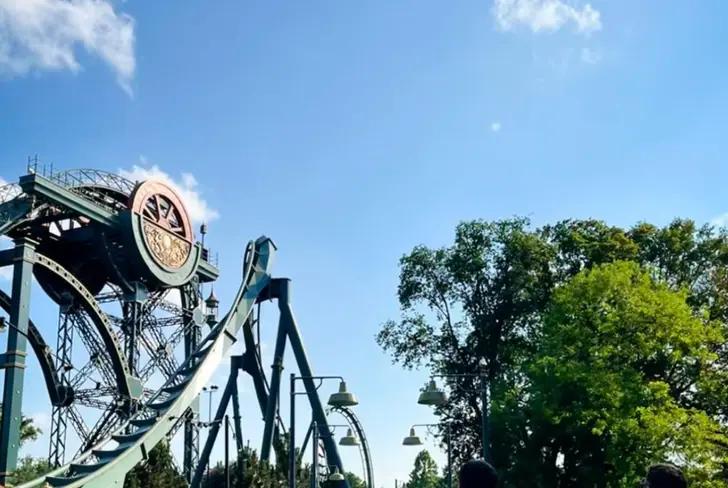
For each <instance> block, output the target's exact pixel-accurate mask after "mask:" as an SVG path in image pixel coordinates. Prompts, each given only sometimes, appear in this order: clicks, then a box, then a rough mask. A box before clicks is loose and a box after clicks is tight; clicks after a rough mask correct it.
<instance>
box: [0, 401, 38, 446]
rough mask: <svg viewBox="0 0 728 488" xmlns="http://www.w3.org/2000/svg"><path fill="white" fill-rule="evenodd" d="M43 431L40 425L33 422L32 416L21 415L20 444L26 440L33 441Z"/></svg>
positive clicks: (0, 410) (1, 417) (1, 406)
mask: <svg viewBox="0 0 728 488" xmlns="http://www.w3.org/2000/svg"><path fill="white" fill-rule="evenodd" d="M2 409H3V404H2V403H0V422H2V419H3V415H2V411H3V410H2ZM42 433H43V430H41V428H40V427H37V426H36V425H35V424H34V423H33V418H32V417H26V416H25V415H23V416H21V420H20V444H21V445H23V444H25V443H26V442H28V441H34V440H36V439H37V438H38V436H40V435H41V434H42Z"/></svg>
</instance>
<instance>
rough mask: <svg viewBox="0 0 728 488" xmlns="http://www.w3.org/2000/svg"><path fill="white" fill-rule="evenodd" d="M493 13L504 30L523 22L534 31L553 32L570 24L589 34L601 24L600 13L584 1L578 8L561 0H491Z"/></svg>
mask: <svg viewBox="0 0 728 488" xmlns="http://www.w3.org/2000/svg"><path fill="white" fill-rule="evenodd" d="M493 15H494V17H495V20H496V23H497V24H498V27H500V28H501V29H503V30H505V31H508V30H511V29H513V28H515V27H518V26H526V27H528V28H529V29H531V31H532V32H536V33H538V32H553V31H557V30H559V29H561V28H562V27H564V26H566V25H567V24H571V25H573V27H574V28H575V30H576V31H577V32H579V33H581V34H590V33H592V32H594V31H598V30H600V29H601V28H602V21H601V14H600V13H599V11H598V10H595V9H594V8H593V7H592V6H591V5H590V4H588V3H587V4H585V5H584V6H583V7H580V8H579V7H576V6H573V5H570V4H568V3H566V2H563V1H561V0H495V3H494V4H493Z"/></svg>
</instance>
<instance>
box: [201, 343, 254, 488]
mask: <svg viewBox="0 0 728 488" xmlns="http://www.w3.org/2000/svg"><path fill="white" fill-rule="evenodd" d="M242 363H243V358H242V356H232V357H231V358H230V375H228V380H227V384H226V385H225V389H224V390H223V392H222V398H220V403H218V405H217V411H216V412H215V418H214V419H213V420H212V421H211V422H210V425H209V426H208V427H209V430H208V434H207V439H206V440H205V446H204V447H203V448H202V453H201V454H200V462H199V463H197V468H195V474H194V476H193V477H192V481H191V482H190V486H191V487H192V488H198V487H199V486H200V483H201V482H202V475H203V474H204V473H205V468H206V467H207V465H208V463H209V462H210V453H211V452H212V448H213V446H214V445H215V440H216V439H217V434H218V433H219V432H220V424H221V423H222V422H223V419H224V418H225V412H226V411H227V407H228V404H229V403H230V399H231V398H233V396H236V395H237V389H238V388H237V383H238V370H240V369H241V366H242Z"/></svg>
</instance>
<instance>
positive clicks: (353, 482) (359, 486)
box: [344, 471, 367, 488]
mask: <svg viewBox="0 0 728 488" xmlns="http://www.w3.org/2000/svg"><path fill="white" fill-rule="evenodd" d="M344 476H345V477H346V481H348V482H349V487H350V488H367V485H366V483H364V480H363V479H361V478H359V477H358V476H357V475H355V474H354V473H351V472H349V471H347V472H346V473H345V474H344Z"/></svg>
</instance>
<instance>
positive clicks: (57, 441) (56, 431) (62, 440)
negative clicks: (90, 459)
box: [48, 297, 74, 467]
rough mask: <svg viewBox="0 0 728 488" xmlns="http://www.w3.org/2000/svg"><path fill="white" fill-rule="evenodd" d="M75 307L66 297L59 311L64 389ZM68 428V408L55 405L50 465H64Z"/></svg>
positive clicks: (59, 354)
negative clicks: (71, 316)
mask: <svg viewBox="0 0 728 488" xmlns="http://www.w3.org/2000/svg"><path fill="white" fill-rule="evenodd" d="M72 306H73V299H71V298H70V297H64V301H63V303H61V305H60V307H59V311H58V336H57V342H56V351H58V352H57V354H56V359H57V361H58V362H57V363H56V374H57V375H58V378H59V380H60V382H61V385H63V386H64V387H67V386H68V379H69V372H68V370H67V368H66V366H67V365H68V364H71V352H72V350H73V329H74V324H73V321H72V320H71V319H70V317H69V316H68V314H69V313H70V308H71V307H72ZM67 427H68V407H66V406H59V405H54V406H53V410H52V412H51V432H50V442H49V443H48V444H49V445H48V464H49V465H50V466H51V467H58V466H61V465H62V464H63V463H64V459H65V454H66V430H67Z"/></svg>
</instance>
